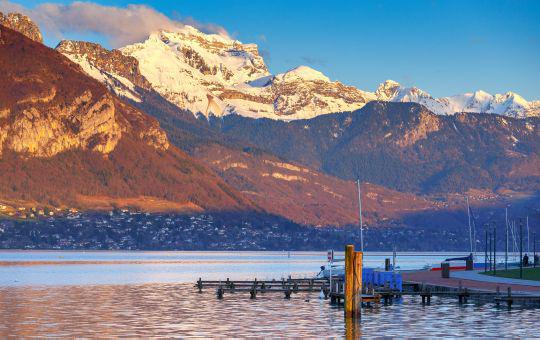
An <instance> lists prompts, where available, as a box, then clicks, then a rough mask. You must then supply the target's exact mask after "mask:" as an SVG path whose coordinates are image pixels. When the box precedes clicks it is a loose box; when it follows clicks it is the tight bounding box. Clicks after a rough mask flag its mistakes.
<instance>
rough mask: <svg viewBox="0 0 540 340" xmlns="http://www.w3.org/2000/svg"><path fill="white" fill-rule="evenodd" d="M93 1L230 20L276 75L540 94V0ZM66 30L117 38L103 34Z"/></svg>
mask: <svg viewBox="0 0 540 340" xmlns="http://www.w3.org/2000/svg"><path fill="white" fill-rule="evenodd" d="M12 2H15V3H18V4H21V5H24V6H26V7H33V6H35V5H37V4H40V3H44V2H54V3H64V4H68V3H71V1H64V0H61V1H54V0H48V1H41V0H35V1H29V0H12ZM93 2H95V3H99V4H104V5H112V6H120V7H125V6H127V5H128V4H145V5H148V6H150V7H152V8H154V9H156V10H158V11H160V12H162V13H164V14H165V15H167V16H169V17H171V18H173V19H180V20H183V19H186V18H193V19H195V20H197V21H198V22H203V23H212V24H217V25H220V26H223V27H224V28H225V29H226V30H227V31H228V32H229V33H230V34H231V35H232V36H233V37H235V38H237V39H239V40H240V41H242V42H254V43H257V44H258V45H259V46H260V49H261V50H262V52H263V53H264V55H265V57H266V60H267V63H268V65H269V68H270V70H271V72H273V73H279V72H283V71H285V70H287V69H290V68H292V67H295V66H298V65H300V64H304V65H309V66H311V67H313V68H316V69H319V70H320V71H322V72H323V73H325V74H326V75H327V76H329V77H330V78H331V79H333V80H339V81H341V82H343V83H345V84H349V85H354V86H357V87H359V88H361V89H365V90H374V89H375V88H376V86H377V85H378V84H379V83H380V82H382V81H384V80H386V79H393V80H396V81H398V82H400V83H402V84H403V85H406V86H418V87H420V88H422V89H424V90H426V91H428V92H430V93H431V94H432V95H434V96H446V95H452V94H456V93H462V92H467V91H472V90H476V89H483V90H485V91H488V92H491V93H501V92H506V91H508V90H512V91H514V92H517V93H519V94H521V95H522V96H524V97H525V98H526V99H528V100H538V99H540V1H497V0H491V1H472V0H468V1H458V0H454V1H450V0H449V1H433V0H432V1H384V0H372V1H360V0H356V1H316V0H311V1H304V0H289V1H286V0H274V1H269V0H267V1H262V0H251V1H247V0H242V1H241V0H229V1H223V0H221V1H219V0H214V1H204V0H176V1H172V0H171V1H137V0H112V1H101V0H96V1H93ZM66 37H67V38H78V39H85V40H92V41H98V42H102V43H105V44H106V45H107V43H106V41H105V40H104V39H103V38H102V37H101V36H100V35H98V34H92V33H77V34H69V33H68V34H66ZM46 38H47V40H46V42H47V43H49V44H54V43H56V42H57V40H58V39H57V38H56V37H53V36H46Z"/></svg>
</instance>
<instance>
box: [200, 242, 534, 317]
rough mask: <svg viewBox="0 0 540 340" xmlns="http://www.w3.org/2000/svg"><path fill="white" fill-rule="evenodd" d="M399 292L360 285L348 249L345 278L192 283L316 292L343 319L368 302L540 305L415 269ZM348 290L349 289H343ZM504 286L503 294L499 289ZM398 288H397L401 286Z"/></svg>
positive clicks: (286, 294)
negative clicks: (439, 300)
mask: <svg viewBox="0 0 540 340" xmlns="http://www.w3.org/2000/svg"><path fill="white" fill-rule="evenodd" d="M402 286H403V287H402V288H403V289H402V290H400V289H392V288H391V287H392V286H390V285H389V283H388V282H386V283H385V284H384V286H377V287H374V286H372V285H371V284H368V283H363V282H362V253H361V252H355V251H354V247H352V246H347V248H346V252H345V276H340V277H338V276H332V278H331V279H330V278H318V277H314V278H290V277H289V278H288V279H280V280H275V279H273V280H257V279H254V280H240V281H238V280H230V279H228V278H227V279H226V280H219V281H217V280H214V281H203V280H202V278H199V280H198V281H197V282H196V283H195V287H196V288H197V289H198V291H199V293H202V292H203V289H207V288H210V289H214V290H215V293H216V297H217V298H218V299H223V298H224V295H225V294H236V293H245V294H246V295H247V294H248V293H249V298H250V299H256V298H257V295H259V294H266V293H279V294H282V295H283V298H284V299H291V297H292V295H293V294H296V293H299V292H320V296H321V297H322V298H324V299H329V300H330V303H331V304H334V305H338V306H343V307H344V311H345V316H346V317H354V318H359V317H360V312H361V308H362V307H368V306H370V305H371V304H376V303H378V304H384V305H388V304H392V303H394V301H399V300H401V299H402V298H403V297H404V296H417V297H420V298H421V303H422V305H424V306H429V305H431V299H432V298H433V297H445V298H455V299H456V300H457V303H458V304H459V305H462V304H466V303H468V302H469V301H470V300H474V301H475V302H479V303H495V304H496V305H501V304H503V305H506V306H507V307H508V308H511V307H512V305H514V304H516V303H517V304H520V305H532V306H537V307H540V288H538V287H535V288H536V289H534V288H531V287H530V286H524V285H515V284H514V285H503V284H499V285H496V284H494V283H490V282H478V281H471V280H457V279H454V278H441V274H440V272H429V271H419V272H414V273H407V274H404V282H403V285H402ZM347 287H349V289H347ZM501 287H503V289H504V291H502V290H501ZM400 288H401V286H400Z"/></svg>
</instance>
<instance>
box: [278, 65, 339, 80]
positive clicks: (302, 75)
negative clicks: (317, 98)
mask: <svg viewBox="0 0 540 340" xmlns="http://www.w3.org/2000/svg"><path fill="white" fill-rule="evenodd" d="M276 78H278V79H279V80H282V81H296V80H299V79H300V80H306V81H324V82H330V79H329V78H328V77H327V76H325V75H324V74H322V72H319V71H317V70H315V69H312V68H311V67H309V66H304V65H301V66H298V67H296V68H293V69H292V70H289V71H287V72H285V73H282V74H279V75H277V76H276Z"/></svg>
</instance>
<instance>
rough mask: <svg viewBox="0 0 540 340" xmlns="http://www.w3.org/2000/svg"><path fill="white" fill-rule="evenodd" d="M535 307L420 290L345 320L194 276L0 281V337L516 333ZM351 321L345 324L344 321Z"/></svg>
mask: <svg viewBox="0 0 540 340" xmlns="http://www.w3.org/2000/svg"><path fill="white" fill-rule="evenodd" d="M535 314H536V311H535V310H534V309H523V308H515V309H513V310H512V311H507V310H506V309H505V308H501V309H497V308H495V307H494V306H492V305H475V304H474V303H470V304H467V305H464V306H463V307H459V306H458V304H457V302H456V301H455V300H452V299H442V298H434V299H433V300H432V305H431V306H422V305H421V303H420V300H419V299H417V298H406V299H404V301H403V303H400V304H394V305H390V306H376V307H373V308H367V309H364V311H363V315H362V319H361V322H360V323H359V324H358V323H354V321H353V322H352V323H347V325H346V324H345V320H344V317H343V310H342V309H341V308H338V307H332V306H330V305H329V303H328V301H324V300H319V299H318V294H315V293H299V294H296V295H294V296H293V298H292V299H291V300H285V299H283V298H282V296H281V295H280V294H275V293H266V294H259V295H258V296H257V299H256V300H250V299H249V296H248V294H247V293H236V294H226V295H225V298H224V299H223V300H217V299H216V296H215V294H214V292H213V291H211V290H208V291H205V292H204V293H203V294H198V293H196V290H195V289H194V288H193V287H192V285H191V284H143V285H100V286H90V285H86V286H63V287H32V288H23V287H4V288H0V337H7V336H16V337H20V336H25V337H30V336H52V337H81V336H86V337H118V336H122V337H141V336H142V337H150V336H167V337H170V336H186V337H187V336H197V337H210V336H214V337H215V336H224V337H232V336H236V337H247V336H267V337H270V336H273V337H298V336H302V337H343V336H346V335H349V336H351V338H356V337H358V336H359V335H364V336H390V337H392V336H395V337H403V336H409V337H410V336H421V337H422V336H429V337H435V336H455V337H457V336H468V337H476V336H513V337H527V336H530V337H534V336H537V335H538V334H539V332H540V329H539V327H540V326H539V325H538V323H537V320H536V319H537V316H536V315H535ZM346 326H347V327H346Z"/></svg>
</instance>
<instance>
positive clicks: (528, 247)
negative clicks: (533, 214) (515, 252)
mask: <svg viewBox="0 0 540 340" xmlns="http://www.w3.org/2000/svg"><path fill="white" fill-rule="evenodd" d="M529 240H530V234H529V216H528V215H527V253H529V254H530V253H531V243H530V242H529Z"/></svg>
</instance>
